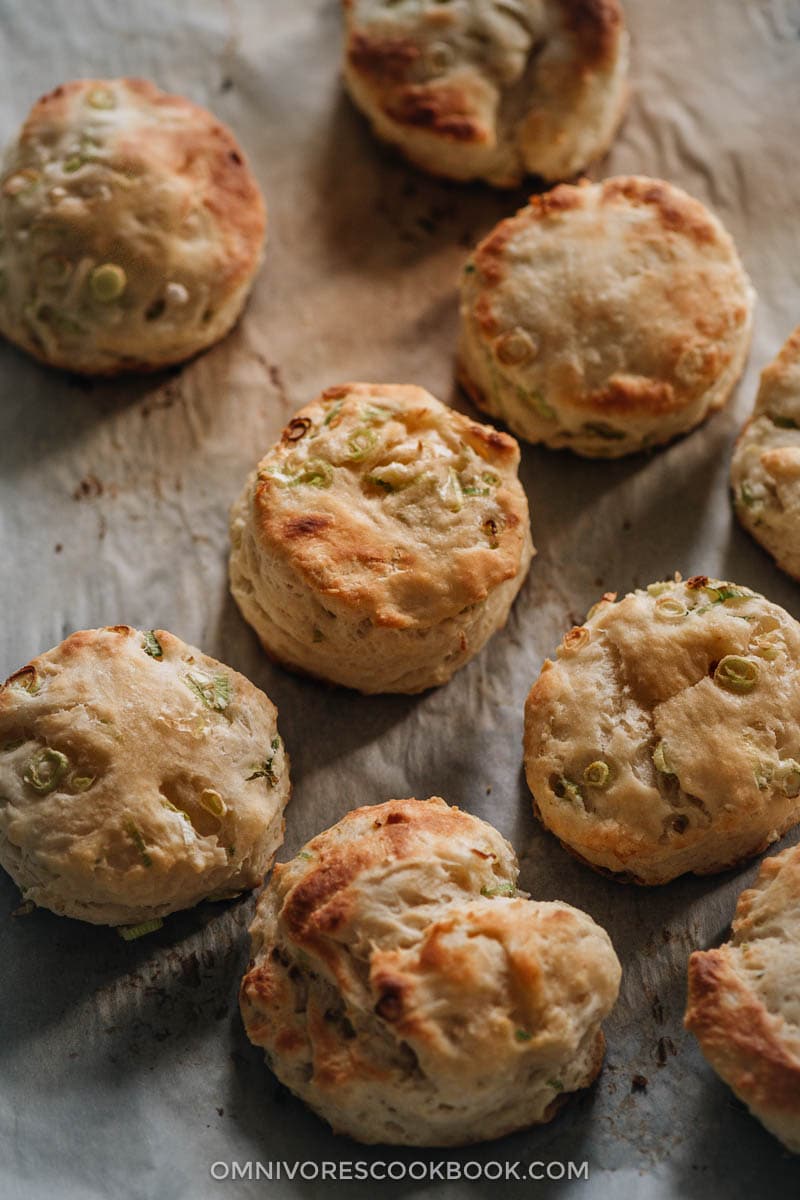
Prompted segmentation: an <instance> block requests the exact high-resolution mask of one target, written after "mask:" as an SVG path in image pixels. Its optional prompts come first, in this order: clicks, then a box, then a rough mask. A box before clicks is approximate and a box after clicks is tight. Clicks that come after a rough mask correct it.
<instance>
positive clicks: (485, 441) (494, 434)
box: [468, 425, 517, 456]
mask: <svg viewBox="0 0 800 1200" xmlns="http://www.w3.org/2000/svg"><path fill="white" fill-rule="evenodd" d="M468 432H469V436H470V437H471V438H472V439H474V441H476V442H480V443H481V444H482V445H484V446H486V447H487V449H489V450H493V451H495V452H496V453H497V454H498V455H502V456H505V455H507V454H512V455H513V454H514V452H515V450H516V448H517V444H516V442H515V441H514V439H513V438H512V437H510V436H509V435H508V434H507V433H501V432H500V430H499V429H490V428H489V427H488V426H487V425H470V427H469V430H468Z"/></svg>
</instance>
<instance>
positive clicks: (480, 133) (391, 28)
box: [344, 0, 628, 187]
mask: <svg viewBox="0 0 800 1200" xmlns="http://www.w3.org/2000/svg"><path fill="white" fill-rule="evenodd" d="M344 9H345V16H346V21H347V43H346V46H345V66H344V73H345V80H346V82H347V87H348V89H349V91H350V95H351V96H352V98H353V100H354V101H355V103H356V104H357V105H358V107H359V108H360V109H361V110H362V111H363V112H364V113H365V114H366V116H367V117H368V118H369V120H370V122H371V124H372V127H373V129H374V130H375V132H376V134H377V135H378V136H379V137H381V138H383V140H384V141H387V142H390V143H392V144H393V145H395V146H397V147H398V148H399V149H400V150H401V151H402V152H403V154H405V155H406V157H407V158H409V159H410V160H411V161H412V162H413V163H416V164H417V165H418V166H420V167H422V168H423V169H424V170H427V171H430V172H431V173H433V174H434V175H443V176H446V177H449V178H451V179H461V180H465V179H485V180H487V181H488V182H489V183H491V184H494V185H495V186H497V187H512V186H514V185H516V184H518V183H519V182H520V181H521V180H522V179H523V177H524V176H525V175H531V174H535V175H540V176H542V178H544V179H547V180H550V181H555V180H558V179H568V178H570V177H571V176H573V175H576V174H577V173H578V172H579V171H581V170H583V168H584V167H586V166H588V164H589V163H590V162H592V161H593V160H594V159H596V158H599V157H600V156H601V155H602V154H604V153H605V151H606V150H607V148H608V146H609V144H610V142H611V140H612V138H613V136H614V134H615V132H616V129H617V126H618V124H619V122H620V119H621V117H622V113H623V110H624V107H625V101H626V99H627V92H628V85H627V73H628V35H627V33H626V31H625V26H624V22H623V16H622V10H621V8H620V5H619V3H618V0H520V2H519V3H514V4H495V3H491V2H490V0H463V2H461V3H458V4H442V3H441V2H440V0H421V2H419V0H418V2H415V3H402V4H397V3H392V2H391V0H344Z"/></svg>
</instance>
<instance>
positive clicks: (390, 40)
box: [347, 31, 422, 84]
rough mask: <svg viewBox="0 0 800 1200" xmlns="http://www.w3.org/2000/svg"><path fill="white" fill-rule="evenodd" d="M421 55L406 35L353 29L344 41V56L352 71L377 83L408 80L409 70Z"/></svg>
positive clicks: (413, 42)
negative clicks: (345, 44)
mask: <svg viewBox="0 0 800 1200" xmlns="http://www.w3.org/2000/svg"><path fill="white" fill-rule="evenodd" d="M421 56H422V51H421V49H420V47H419V46H418V45H417V43H416V42H415V41H414V40H413V39H412V38H406V37H389V36H385V35H380V34H371V33H359V32H358V31H353V32H352V33H351V34H350V38H349V40H348V44H347V58H348V61H349V63H350V65H351V66H352V68H353V70H355V71H358V72H359V74H362V75H368V76H371V77H372V79H373V80H374V81H375V82H376V83H378V84H385V83H387V82H392V83H397V82H402V81H403V80H404V79H407V78H408V73H409V70H410V69H411V68H412V67H414V66H415V65H416V64H417V63H418V62H419V59H420V58H421Z"/></svg>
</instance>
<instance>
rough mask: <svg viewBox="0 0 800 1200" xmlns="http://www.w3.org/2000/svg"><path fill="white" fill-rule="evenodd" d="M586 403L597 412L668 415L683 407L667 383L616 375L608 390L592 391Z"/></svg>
mask: <svg viewBox="0 0 800 1200" xmlns="http://www.w3.org/2000/svg"><path fill="white" fill-rule="evenodd" d="M583 403H584V404H585V405H586V407H588V408H592V409H595V410H596V411H597V412H601V411H602V412H615V413H636V412H640V413H667V412H671V411H672V410H673V409H675V408H676V407H680V404H681V399H680V398H679V397H678V396H677V395H676V393H675V389H674V387H673V386H672V384H671V383H667V382H666V380H663V379H647V378H645V377H644V376H641V375H612V376H611V378H610V379H609V380H608V381H607V383H606V384H605V386H604V387H602V388H597V389H596V390H595V391H593V392H589V394H588V395H587V396H586V397H585V398H584V400H583Z"/></svg>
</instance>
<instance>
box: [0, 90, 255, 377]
mask: <svg viewBox="0 0 800 1200" xmlns="http://www.w3.org/2000/svg"><path fill="white" fill-rule="evenodd" d="M265 219H266V218H265V210H264V202H263V199H262V197H261V193H260V191H259V189H258V185H257V184H256V182H255V179H254V178H253V176H252V174H251V172H250V169H249V167H248V166H247V163H246V162H245V159H244V155H243V153H242V150H241V148H240V147H239V145H238V143H237V142H236V140H235V138H234V137H233V135H232V134H231V132H230V130H228V129H226V128H225V126H224V125H221V124H220V123H219V121H217V120H216V119H215V118H214V117H212V116H211V114H210V113H208V112H206V110H205V109H203V108H200V107H198V105H196V104H192V103H191V101H189V100H185V99H183V97H181V96H170V95H167V94H166V93H164V92H161V91H159V90H158V88H156V87H155V86H154V85H153V84H152V83H148V82H147V81H146V80H142V79H80V80H75V81H74V82H72V83H65V84H63V86H61V87H58V88H56V89H55V91H53V92H50V93H49V94H48V95H47V96H43V97H42V99H41V100H39V101H38V102H37V103H36V104H35V105H34V106H33V109H32V110H31V112H30V114H29V116H28V118H27V120H26V122H25V124H24V125H23V127H22V130H21V132H20V134H19V137H18V138H17V140H16V141H15V142H14V143H13V144H12V145H11V146H10V147H9V149H8V151H7V153H6V156H5V160H4V163H3V167H2V172H0V333H3V334H4V335H5V336H6V337H7V338H9V339H10V340H11V341H12V342H15V343H16V344H17V345H18V346H21V347H22V349H23V350H27V351H28V353H30V354H33V355H34V356H35V357H36V358H38V359H41V360H42V361H43V362H45V363H49V364H50V365H51V366H56V367H62V368H64V369H65V370H69V371H75V372H78V373H82V374H88V375H114V374H117V373H118V372H121V371H153V370H157V369H159V368H161V367H165V366H168V365H170V364H172V363H178V362H181V361H182V360H183V359H186V358H189V357H190V356H191V355H193V354H196V353H197V352H198V351H200V350H204V349H206V347H208V346H210V345H212V344H213V343H214V342H216V341H219V339H220V338H221V337H223V336H224V335H225V334H226V333H227V332H228V330H229V329H230V328H231V326H232V325H233V324H234V322H235V321H236V319H237V317H238V316H239V313H240V312H241V310H242V308H243V306H244V303H245V300H246V298H247V294H248V292H249V290H250V285H251V283H252V281H253V277H254V275H255V273H256V270H257V269H258V265H259V262H260V260H261V254H262V248H263V241H264V229H265Z"/></svg>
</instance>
